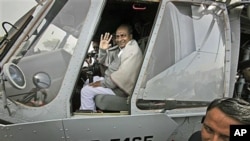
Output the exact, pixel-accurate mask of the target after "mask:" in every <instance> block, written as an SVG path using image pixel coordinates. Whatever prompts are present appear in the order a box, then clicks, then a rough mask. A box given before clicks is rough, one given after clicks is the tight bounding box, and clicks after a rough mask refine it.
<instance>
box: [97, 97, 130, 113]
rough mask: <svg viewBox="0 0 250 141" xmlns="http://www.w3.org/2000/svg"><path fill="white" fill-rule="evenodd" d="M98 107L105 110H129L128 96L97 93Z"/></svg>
mask: <svg viewBox="0 0 250 141" xmlns="http://www.w3.org/2000/svg"><path fill="white" fill-rule="evenodd" d="M95 104H96V107H97V108H98V109H100V110H103V111H128V110H129V104H128V103H127V97H120V96H116V95H97V96H95Z"/></svg>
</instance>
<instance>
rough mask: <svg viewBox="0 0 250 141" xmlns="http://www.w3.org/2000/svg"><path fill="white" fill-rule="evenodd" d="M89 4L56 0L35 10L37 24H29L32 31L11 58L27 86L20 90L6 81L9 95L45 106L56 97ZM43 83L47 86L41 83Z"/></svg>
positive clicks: (12, 97)
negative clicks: (45, 7)
mask: <svg viewBox="0 0 250 141" xmlns="http://www.w3.org/2000/svg"><path fill="white" fill-rule="evenodd" d="M90 4H91V1H90V0H84V1H83V0H72V1H67V0H56V1H53V2H52V3H49V4H48V5H47V8H48V9H47V10H44V9H42V10H43V11H38V12H36V16H34V20H36V22H34V23H35V24H34V25H33V26H29V27H28V30H29V31H30V33H31V34H29V36H27V38H26V39H25V40H23V42H22V43H21V44H20V45H19V46H18V48H17V49H16V50H15V52H14V53H13V54H12V56H11V59H10V62H11V63H14V64H16V65H18V66H19V67H20V69H21V70H22V71H23V73H24V76H25V78H26V81H27V82H26V87H25V88H24V89H22V90H20V89H16V88H13V87H12V86H11V85H9V84H6V88H5V89H6V94H7V97H8V98H11V99H12V100H14V101H18V102H20V103H23V104H26V105H30V106H43V105H45V104H47V103H49V102H51V101H52V100H53V99H55V97H56V96H57V94H58V92H59V90H60V87H61V84H62V81H63V79H64V76H65V73H66V70H67V68H68V64H69V62H70V59H71V57H72V54H73V52H74V48H75V46H76V43H77V41H78V39H79V35H80V31H81V28H82V26H83V24H84V20H85V18H86V16H87V13H88V10H89V7H90ZM43 13H45V14H43ZM39 14H40V15H39ZM41 17H43V18H41ZM31 22H33V21H31ZM45 74H46V75H45ZM43 80H46V83H43V82H42V81H43ZM48 82H49V83H48ZM6 83H8V82H6ZM44 84H46V88H44V87H40V85H44Z"/></svg>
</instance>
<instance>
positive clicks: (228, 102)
mask: <svg viewBox="0 0 250 141" xmlns="http://www.w3.org/2000/svg"><path fill="white" fill-rule="evenodd" d="M202 123H203V126H202V129H201V138H202V141H229V135H230V125H246V124H249V125H250V103H249V102H246V101H244V100H242V99H238V98H221V99H215V100H214V101H212V102H211V103H210V105H208V107H207V111H206V115H205V117H204V119H203V121H202Z"/></svg>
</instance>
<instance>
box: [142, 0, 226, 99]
mask: <svg viewBox="0 0 250 141" xmlns="http://www.w3.org/2000/svg"><path fill="white" fill-rule="evenodd" d="M199 7H200V6H199V5H192V4H189V3H178V2H176V3H172V2H168V3H167V4H166V6H165V11H164V13H162V14H163V15H160V16H162V19H161V20H160V24H159V30H157V31H153V32H155V34H157V36H156V37H155V43H154V44H153V45H150V46H149V50H152V52H147V54H146V57H145V60H148V62H145V64H144V65H146V67H145V68H146V69H145V70H144V72H142V74H144V75H142V74H141V76H142V77H143V79H142V80H143V82H142V86H141V88H142V89H144V91H143V93H142V95H143V96H144V97H145V99H152V100H153V99H156V98H157V99H168V98H172V99H178V100H190V99H192V100H208V99H213V98H216V97H222V95H223V88H224V87H223V85H224V76H223V70H224V68H225V64H224V57H225V38H224V37H225V31H224V25H223V23H224V21H223V18H222V17H223V16H222V15H223V14H222V15H215V14H211V13H215V12H216V11H208V10H209V9H204V12H203V13H202V12H200V11H199V10H198V9H199ZM207 7H209V6H207ZM215 10H217V9H215Z"/></svg>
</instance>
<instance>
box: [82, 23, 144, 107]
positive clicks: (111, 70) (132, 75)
mask: <svg viewBox="0 0 250 141" xmlns="http://www.w3.org/2000/svg"><path fill="white" fill-rule="evenodd" d="M132 32H133V31H132V27H131V26H130V25H127V24H123V25H120V26H119V27H118V28H117V30H116V35H115V43H116V44H117V45H118V47H119V48H120V51H119V52H116V54H115V55H114V57H113V58H112V59H111V60H110V64H109V65H108V66H107V69H106V71H105V74H104V77H99V76H94V78H93V81H94V82H93V83H88V81H86V83H85V84H84V87H83V88H82V90H81V106H80V110H91V111H95V110H96V107H95V103H94V97H95V96H96V95H98V94H106V95H118V96H123V97H127V96H129V95H131V94H132V91H133V89H134V85H135V82H136V79H137V76H138V73H139V70H140V66H141V62H142V58H143V57H142V52H141V50H140V48H139V46H138V44H137V42H136V41H135V40H134V39H133V35H132ZM111 40H112V35H111V34H109V33H105V34H104V35H101V38H100V45H99V48H100V51H99V60H100V61H103V60H107V59H106V57H109V56H107V55H106V50H107V49H109V48H110V47H111V44H110V41H111Z"/></svg>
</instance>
